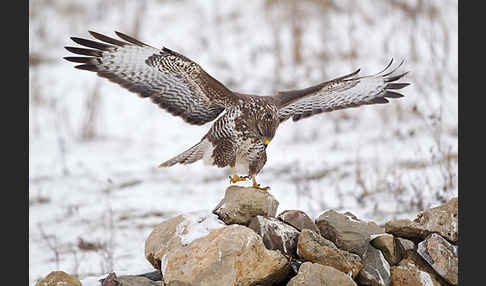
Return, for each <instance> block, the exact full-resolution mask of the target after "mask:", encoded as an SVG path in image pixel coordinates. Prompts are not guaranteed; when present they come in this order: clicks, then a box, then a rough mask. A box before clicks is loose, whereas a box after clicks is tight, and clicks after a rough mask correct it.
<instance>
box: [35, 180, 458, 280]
mask: <svg viewBox="0 0 486 286" xmlns="http://www.w3.org/2000/svg"><path fill="white" fill-rule="evenodd" d="M277 208H278V201H277V200H276V199H275V198H274V197H273V196H272V195H271V194H270V193H268V192H266V191H261V190H258V189H254V188H251V187H247V188H245V187H236V186H231V187H229V188H228V189H227V190H226V193H225V197H224V199H223V200H222V201H221V202H220V203H219V204H218V206H217V207H216V208H215V209H214V210H213V211H212V212H210V211H202V212H193V213H187V214H183V215H179V216H176V217H173V218H170V219H168V220H165V221H163V222H161V223H160V224H159V225H157V226H156V227H155V228H154V229H153V231H152V233H151V234H150V235H149V237H148V238H147V240H146V242H145V257H146V259H147V260H148V261H149V262H150V263H151V264H152V265H153V266H154V268H155V269H156V272H154V273H157V275H154V274H153V273H152V274H150V275H146V274H145V275H144V274H142V275H136V276H120V277H116V275H115V274H114V273H111V274H110V275H109V276H108V277H106V278H105V279H103V280H102V281H100V283H101V285H103V286H109V285H159V286H160V285H171V286H175V285H201V286H202V285H217V286H226V285H228V286H230V285H238V286H246V285H248V286H250V285H252V286H256V285H260V286H265V285H292V286H305V285H309V286H310V285H337V286H339V285H373V286H376V285H405V286H406V285H423V286H425V285H457V284H458V251H457V248H458V244H459V241H458V216H457V212H458V203H457V198H454V199H451V200H450V201H449V202H447V203H446V204H444V205H442V206H439V207H436V208H432V209H429V210H426V211H424V212H422V213H420V214H418V216H417V218H416V219H414V220H413V221H410V220H393V221H389V222H387V223H386V225H385V227H380V226H378V225H377V224H376V223H374V222H366V221H363V220H360V219H359V218H357V217H356V216H355V215H353V214H352V213H349V212H345V213H339V212H336V211H334V210H326V211H324V212H323V213H322V214H321V215H320V216H319V217H318V218H316V219H315V221H314V220H313V219H311V218H310V217H309V216H308V215H307V214H305V213H304V212H302V211H299V210H285V211H283V212H281V213H280V214H279V215H277ZM138 281H140V282H138ZM135 282H137V283H135ZM132 283H135V284H132ZM42 285H43V284H42ZM69 285H70V284H69Z"/></svg>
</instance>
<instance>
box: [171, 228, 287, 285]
mask: <svg viewBox="0 0 486 286" xmlns="http://www.w3.org/2000/svg"><path fill="white" fill-rule="evenodd" d="M161 261H162V262H161V264H162V266H161V270H162V276H163V277H164V281H165V283H166V284H167V285H176V284H173V283H176V282H175V281H179V282H178V283H186V284H187V283H188V285H192V286H197V285H201V286H202V285H228V286H231V285H239V286H245V285H262V286H263V285H271V284H272V283H278V282H280V281H282V280H284V279H285V278H286V276H287V274H288V272H289V268H290V267H289V264H288V261H287V259H286V258H285V256H283V255H282V254H280V252H278V251H272V250H267V249H266V248H265V246H264V244H263V241H262V238H261V237H260V236H259V235H258V234H256V233H255V232H254V231H253V230H251V229H249V228H248V227H245V226H241V225H230V226H226V227H223V228H218V229H214V230H212V231H211V232H210V233H209V235H207V236H205V237H201V238H198V239H196V240H194V241H192V242H191V243H190V244H189V245H186V246H182V247H179V248H175V249H173V250H171V251H170V252H168V253H166V254H165V255H164V257H162V259H161ZM181 285H184V284H181Z"/></svg>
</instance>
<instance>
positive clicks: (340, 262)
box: [297, 229, 362, 278]
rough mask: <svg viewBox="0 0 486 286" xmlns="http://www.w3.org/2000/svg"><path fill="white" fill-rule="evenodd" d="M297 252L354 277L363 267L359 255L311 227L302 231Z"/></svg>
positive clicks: (304, 257) (308, 258) (305, 257)
mask: <svg viewBox="0 0 486 286" xmlns="http://www.w3.org/2000/svg"><path fill="white" fill-rule="evenodd" d="M297 254H298V255H299V256H300V257H302V258H303V259H305V260H308V261H311V262H314V263H318V264H321V265H326V266H330V267H333V268H335V269H337V270H339V271H342V272H344V273H346V274H348V275H350V276H351V277H353V278H354V277H356V275H357V274H358V272H359V271H360V270H361V267H362V264H361V259H360V257H359V256H358V255H356V254H353V253H349V252H347V251H344V250H340V249H338V248H337V247H336V246H335V245H334V243H332V242H331V241H329V240H327V239H325V238H323V237H322V236H320V235H318V234H317V233H315V232H313V231H312V230H310V229H304V230H302V232H301V233H300V235H299V239H298V241H297Z"/></svg>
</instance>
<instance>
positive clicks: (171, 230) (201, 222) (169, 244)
mask: <svg viewBox="0 0 486 286" xmlns="http://www.w3.org/2000/svg"><path fill="white" fill-rule="evenodd" d="M224 226H226V225H225V224H224V223H223V222H222V221H220V220H219V219H218V217H217V216H216V215H214V214H212V213H210V212H208V211H197V212H191V213H187V214H182V215H179V216H176V217H173V218H170V219H168V220H166V221H164V222H162V223H160V224H158V225H157V226H155V228H154V229H153V230H152V232H151V233H150V235H149V236H148V238H147V239H146V240H145V258H146V259H147V260H148V261H149V262H150V263H151V264H152V265H153V266H154V267H155V268H156V269H159V270H160V261H161V258H162V257H163V256H164V255H165V254H166V253H167V252H168V251H169V250H172V249H175V248H178V247H181V246H183V245H187V244H189V243H190V242H191V241H192V240H194V239H196V238H199V237H202V236H205V235H208V234H209V231H211V230H212V229H216V228H220V227H224Z"/></svg>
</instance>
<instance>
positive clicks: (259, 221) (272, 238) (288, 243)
mask: <svg viewBox="0 0 486 286" xmlns="http://www.w3.org/2000/svg"><path fill="white" fill-rule="evenodd" d="M248 227H249V228H251V229H253V230H254V231H255V232H256V233H258V234H259V235H260V236H261V237H262V238H263V243H264V244H265V247H266V248H267V249H270V250H280V252H282V254H286V255H289V256H292V257H294V258H297V238H298V237H299V231H298V230H297V229H295V228H294V227H292V226H290V225H288V224H286V223H284V222H282V221H280V220H278V219H276V218H272V217H263V216H256V217H253V218H252V219H251V221H250V224H249V225H248Z"/></svg>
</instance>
